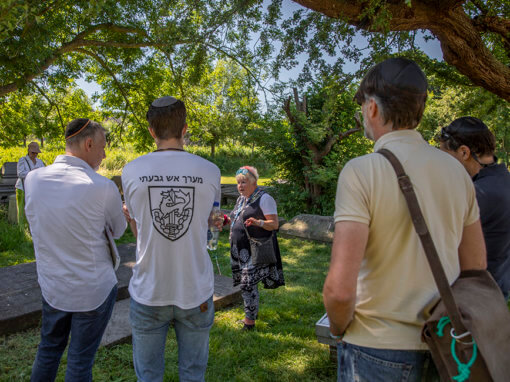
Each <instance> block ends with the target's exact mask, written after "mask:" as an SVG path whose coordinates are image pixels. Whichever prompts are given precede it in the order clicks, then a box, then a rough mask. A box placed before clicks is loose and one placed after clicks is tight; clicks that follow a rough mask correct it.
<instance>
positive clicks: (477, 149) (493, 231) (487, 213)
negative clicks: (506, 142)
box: [439, 117, 510, 299]
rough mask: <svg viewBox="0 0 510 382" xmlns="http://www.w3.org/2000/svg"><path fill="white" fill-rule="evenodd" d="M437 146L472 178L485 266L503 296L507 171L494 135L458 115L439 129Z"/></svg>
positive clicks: (507, 264)
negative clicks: (495, 152)
mask: <svg viewBox="0 0 510 382" xmlns="http://www.w3.org/2000/svg"><path fill="white" fill-rule="evenodd" d="M439 142H440V148H441V150H443V151H445V152H447V153H448V154H451V155H452V156H453V157H454V158H456V159H457V160H458V161H459V162H460V163H461V164H462V165H463V166H464V168H465V169H466V171H467V172H468V174H469V176H471V178H472V179H473V182H474V184H475V190H476V199H477V201H478V206H479V207H480V219H481V222H482V230H483V236H484V238H485V245H486V247H487V270H488V271H489V272H490V274H491V275H492V276H493V277H494V279H495V280H496V282H497V283H498V285H499V287H500V289H501V291H502V292H503V296H505V299H508V292H509V291H510V172H508V169H507V168H506V166H505V164H504V163H500V164H498V158H496V156H495V155H494V150H495V149H496V138H495V137H494V134H492V133H491V131H490V130H489V128H488V127H487V126H486V125H485V123H483V122H482V121H480V120H479V119H478V118H474V117H461V118H457V119H456V120H455V121H453V122H452V123H450V125H448V126H447V127H443V128H442V129H441V133H440V135H439Z"/></svg>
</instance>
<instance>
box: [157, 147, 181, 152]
mask: <svg viewBox="0 0 510 382" xmlns="http://www.w3.org/2000/svg"><path fill="white" fill-rule="evenodd" d="M158 151H184V149H179V148H174V147H168V148H166V149H157V150H154V151H153V153H157V152H158Z"/></svg>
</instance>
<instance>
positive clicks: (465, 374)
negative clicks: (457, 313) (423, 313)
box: [436, 316, 478, 382]
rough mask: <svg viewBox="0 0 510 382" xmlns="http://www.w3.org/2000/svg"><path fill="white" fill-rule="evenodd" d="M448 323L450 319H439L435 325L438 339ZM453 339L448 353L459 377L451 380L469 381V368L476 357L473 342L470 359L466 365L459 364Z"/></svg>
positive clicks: (458, 381)
mask: <svg viewBox="0 0 510 382" xmlns="http://www.w3.org/2000/svg"><path fill="white" fill-rule="evenodd" d="M449 323H450V318H448V317H447V316H444V317H441V319H440V320H439V321H438V323H437V332H436V334H437V335H438V337H443V335H444V328H445V327H446V325H448V324H449ZM455 342H456V340H455V338H452V345H451V348H450V351H451V353H452V357H453V359H454V360H455V363H456V364H457V371H458V372H459V375H457V376H455V377H453V379H454V380H455V381H457V382H464V381H467V380H468V379H469V375H470V373H471V370H470V369H471V366H473V364H474V363H475V360H476V356H477V354H478V351H477V346H476V343H475V342H474V340H473V355H472V356H471V359H470V360H469V362H468V363H462V362H460V359H459V358H458V357H457V353H456V352H455Z"/></svg>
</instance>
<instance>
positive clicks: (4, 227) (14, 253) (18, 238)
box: [0, 204, 34, 267]
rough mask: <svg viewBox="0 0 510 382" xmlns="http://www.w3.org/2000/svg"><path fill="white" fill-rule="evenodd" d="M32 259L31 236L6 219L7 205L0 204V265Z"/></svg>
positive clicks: (4, 265) (14, 263)
mask: <svg viewBox="0 0 510 382" xmlns="http://www.w3.org/2000/svg"><path fill="white" fill-rule="evenodd" d="M33 260H34V249H33V246H32V238H31V236H30V233H29V232H28V230H27V229H24V228H20V227H19V226H18V225H16V224H11V223H9V222H8V221H7V205H6V204H0V267H6V266H9V265H16V264H21V263H26V262H30V261H33Z"/></svg>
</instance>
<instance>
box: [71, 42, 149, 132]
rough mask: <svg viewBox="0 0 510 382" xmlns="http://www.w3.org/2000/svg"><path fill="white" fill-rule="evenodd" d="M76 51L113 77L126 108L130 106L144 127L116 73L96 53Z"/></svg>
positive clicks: (138, 121) (82, 50) (136, 118)
mask: <svg viewBox="0 0 510 382" xmlns="http://www.w3.org/2000/svg"><path fill="white" fill-rule="evenodd" d="M76 51H77V52H80V53H83V54H86V55H88V56H90V57H92V58H93V59H94V60H96V61H97V62H98V63H99V65H101V67H102V68H103V69H104V70H106V71H107V72H108V74H109V75H110V77H112V79H113V81H114V82H115V84H116V85H117V88H118V89H119V91H120V93H121V94H122V97H123V98H124V100H125V101H126V106H129V108H130V109H131V112H132V113H133V116H134V117H135V120H136V122H137V123H138V125H140V127H143V125H142V123H141V122H140V120H139V119H138V117H137V115H136V112H135V110H134V108H133V106H132V105H131V102H129V98H128V96H127V94H126V92H125V91H124V88H123V86H122V85H121V83H120V82H119V80H118V79H117V76H115V73H114V72H113V71H112V70H111V69H110V68H109V67H108V64H107V63H106V61H104V60H103V59H102V58H101V57H99V55H97V54H95V53H94V52H90V51H88V50H86V49H83V48H79V49H76Z"/></svg>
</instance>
